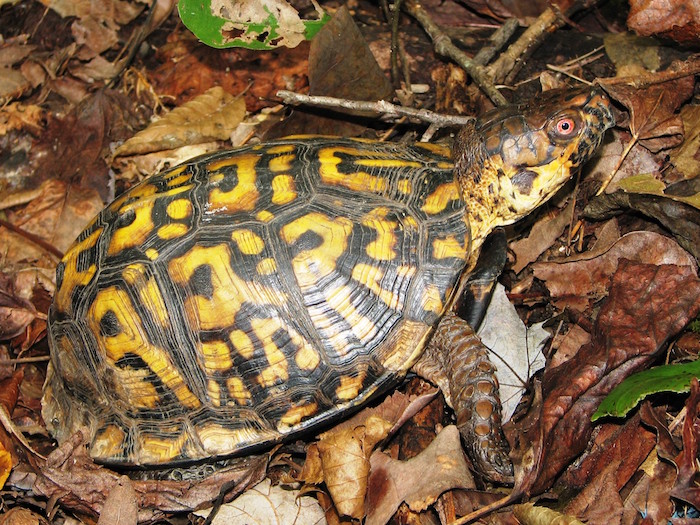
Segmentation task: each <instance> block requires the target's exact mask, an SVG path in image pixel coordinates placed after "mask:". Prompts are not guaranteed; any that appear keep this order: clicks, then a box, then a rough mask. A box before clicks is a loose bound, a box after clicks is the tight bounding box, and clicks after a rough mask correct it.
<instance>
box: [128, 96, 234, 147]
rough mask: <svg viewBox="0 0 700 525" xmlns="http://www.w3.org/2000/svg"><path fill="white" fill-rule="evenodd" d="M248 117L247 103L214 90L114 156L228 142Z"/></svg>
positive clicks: (130, 142)
mask: <svg viewBox="0 0 700 525" xmlns="http://www.w3.org/2000/svg"><path fill="white" fill-rule="evenodd" d="M243 117H245V100H244V99H243V98H242V97H240V96H239V97H234V96H233V95H230V94H229V93H226V92H225V91H224V90H223V89H222V88H220V87H218V86H217V87H213V88H211V89H209V90H207V91H206V92H205V93H203V94H202V95H199V96H198V97H197V98H195V99H193V100H191V101H189V102H186V103H185V104H183V105H182V106H180V107H178V108H175V109H174V110H172V111H171V112H170V113H168V114H167V115H165V117H163V118H162V119H160V120H157V121H156V122H154V123H153V124H151V125H150V126H148V127H147V128H146V129H144V130H142V131H139V132H138V133H137V134H136V135H134V136H133V137H131V138H130V139H129V140H127V141H126V142H125V143H124V144H122V145H121V146H119V147H118V148H117V150H116V151H115V153H114V155H115V156H119V155H135V154H143V153H150V152H153V151H160V150H171V149H174V148H178V147H181V146H186V145H190V144H196V143H201V142H209V141H211V140H226V139H228V137H229V135H230V134H231V132H232V131H233V130H234V129H235V128H236V126H238V124H239V123H240V122H241V121H242V120H243Z"/></svg>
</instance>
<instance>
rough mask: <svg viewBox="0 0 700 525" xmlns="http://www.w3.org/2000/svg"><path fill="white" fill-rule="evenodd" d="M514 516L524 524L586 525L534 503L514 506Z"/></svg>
mask: <svg viewBox="0 0 700 525" xmlns="http://www.w3.org/2000/svg"><path fill="white" fill-rule="evenodd" d="M513 515H514V516H515V517H516V518H517V519H518V521H519V522H520V523H523V524H533V525H535V524H540V523H541V524H543V525H544V524H547V523H552V524H554V523H556V525H585V524H584V523H583V522H582V521H579V520H578V519H576V518H575V517H574V516H566V515H564V514H562V513H561V512H557V511H555V510H552V509H548V508H547V507H537V506H535V504H534V503H521V504H519V505H514V506H513ZM611 523H612V522H611Z"/></svg>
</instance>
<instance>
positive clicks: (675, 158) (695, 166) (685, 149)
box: [641, 105, 700, 179]
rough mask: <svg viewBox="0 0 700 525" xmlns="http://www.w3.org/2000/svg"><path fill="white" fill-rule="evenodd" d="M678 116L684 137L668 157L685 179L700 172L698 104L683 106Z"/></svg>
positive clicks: (699, 119) (699, 113) (699, 110)
mask: <svg viewBox="0 0 700 525" xmlns="http://www.w3.org/2000/svg"><path fill="white" fill-rule="evenodd" d="M680 116H681V120H682V121H683V128H684V130H685V139H684V140H683V143H682V144H681V145H679V146H678V147H676V148H675V149H673V150H672V151H671V152H670V153H669V157H670V159H671V162H672V163H673V165H674V166H675V168H676V170H677V171H678V172H680V173H681V174H682V175H683V177H684V178H685V179H692V178H695V177H697V176H698V173H700V106H696V105H687V106H683V107H682V108H681V114H680ZM641 173H643V172H641Z"/></svg>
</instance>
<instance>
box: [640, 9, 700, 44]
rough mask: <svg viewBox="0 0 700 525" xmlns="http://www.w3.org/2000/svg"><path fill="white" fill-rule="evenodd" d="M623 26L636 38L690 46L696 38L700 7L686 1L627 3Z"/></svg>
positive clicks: (699, 24) (699, 32)
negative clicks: (637, 36)
mask: <svg viewBox="0 0 700 525" xmlns="http://www.w3.org/2000/svg"><path fill="white" fill-rule="evenodd" d="M627 27H629V28H630V29H631V30H632V31H634V32H635V33H638V34H640V35H645V36H650V35H656V36H659V37H665V38H671V39H673V40H675V41H676V42H680V43H682V44H694V43H696V42H697V41H698V38H700V4H698V2H696V1H690V2H688V1H687V0H630V11H629V14H628V15H627Z"/></svg>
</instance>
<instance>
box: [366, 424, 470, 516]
mask: <svg viewBox="0 0 700 525" xmlns="http://www.w3.org/2000/svg"><path fill="white" fill-rule="evenodd" d="M370 462H371V464H372V473H371V475H370V478H369V489H368V492H367V519H366V521H365V524H366V525H384V524H385V523H387V521H388V520H389V518H391V516H393V514H394V513H395V512H396V509H398V508H399V505H401V503H403V502H406V503H407V504H408V506H409V507H410V508H411V510H413V511H422V510H425V509H427V508H428V507H429V506H430V505H432V504H433V503H434V502H435V501H436V500H437V498H438V497H439V496H440V494H442V493H443V492H445V491H447V490H450V489H454V488H474V487H475V484H474V480H473V478H472V475H471V473H470V472H469V468H468V467H467V463H466V461H465V459H464V453H463V452H462V445H461V442H460V437H459V430H457V427H455V426H454V425H450V426H447V427H445V428H444V429H443V430H442V432H440V433H439V434H438V435H437V437H436V438H435V439H434V440H433V442H432V443H431V444H430V445H429V446H428V448H426V449H425V450H424V451H423V452H421V453H420V454H418V455H417V456H416V457H414V458H412V459H409V460H408V461H398V460H395V459H392V458H390V457H389V456H387V455H386V454H384V453H382V452H379V451H377V452H375V453H374V454H372V456H371V458H370Z"/></svg>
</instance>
